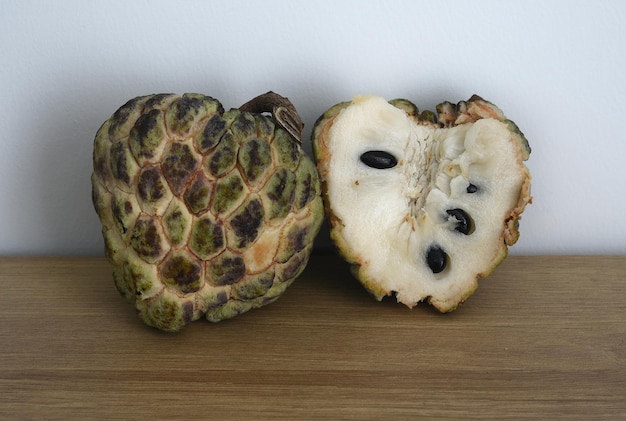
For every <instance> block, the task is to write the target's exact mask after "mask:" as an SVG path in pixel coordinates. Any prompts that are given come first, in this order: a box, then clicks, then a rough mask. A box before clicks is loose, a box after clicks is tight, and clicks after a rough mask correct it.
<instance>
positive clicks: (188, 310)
mask: <svg viewBox="0 0 626 421" xmlns="http://www.w3.org/2000/svg"><path fill="white" fill-rule="evenodd" d="M192 320H193V302H191V301H185V303H184V304H183V323H185V324H189V323H191V321H192Z"/></svg>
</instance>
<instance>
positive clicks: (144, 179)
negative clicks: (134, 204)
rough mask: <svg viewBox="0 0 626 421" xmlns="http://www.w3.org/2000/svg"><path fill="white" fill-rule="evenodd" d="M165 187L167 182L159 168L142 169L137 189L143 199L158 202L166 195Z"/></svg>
mask: <svg viewBox="0 0 626 421" xmlns="http://www.w3.org/2000/svg"><path fill="white" fill-rule="evenodd" d="M165 189H166V187H165V183H164V181H163V179H162V178H161V172H160V171H159V169H158V168H156V167H146V168H144V169H143V170H142V172H141V175H140V176H139V181H138V183H137V190H138V193H139V197H140V198H141V199H142V200H143V201H145V202H151V203H153V202H157V201H158V200H159V199H162V198H163V196H165Z"/></svg>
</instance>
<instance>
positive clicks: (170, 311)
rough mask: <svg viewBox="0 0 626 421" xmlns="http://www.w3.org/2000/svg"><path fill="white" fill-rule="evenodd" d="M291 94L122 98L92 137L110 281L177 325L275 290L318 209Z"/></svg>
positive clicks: (166, 323)
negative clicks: (241, 99) (226, 100)
mask: <svg viewBox="0 0 626 421" xmlns="http://www.w3.org/2000/svg"><path fill="white" fill-rule="evenodd" d="M302 127H303V125H302V121H301V120H300V117H299V116H298V114H297V113H296V111H295V108H294V107H293V105H292V104H291V103H290V102H289V101H288V100H287V99H286V98H283V97H281V96H279V95H277V94H275V93H272V92H269V93H267V94H265V95H261V96H259V97H257V98H255V99H254V100H252V101H250V102H248V103H246V104H244V105H243V106H242V107H240V108H239V109H231V110H229V111H224V108H223V106H222V104H221V103H220V102H219V101H218V100H216V99H214V98H211V97H208V96H205V95H199V94H184V95H182V96H179V95H174V94H158V95H148V96H142V97H138V98H135V99H132V100H130V101H128V102H127V103H126V104H125V105H123V106H122V107H121V108H119V109H118V110H117V111H116V112H115V113H114V114H113V116H112V117H111V118H109V119H108V120H107V121H106V122H104V124H103V125H102V126H101V127H100V129H99V130H98V132H97V134H96V137H95V140H94V150H93V175H92V198H93V204H94V207H95V210H96V212H97V214H98V216H99V218H100V221H101V223H102V234H103V237H104V242H105V252H106V256H107V258H108V260H109V261H110V262H111V263H112V265H113V279H114V282H115V285H116V286H117V289H118V290H119V292H120V293H121V294H122V295H123V296H124V297H125V298H126V300H127V301H128V302H130V303H132V304H134V305H135V307H136V308H137V310H138V313H139V315H140V317H141V318H142V319H143V320H144V321H145V323H146V324H148V325H150V326H154V327H156V328H159V329H162V330H166V331H176V330H179V329H180V328H182V327H183V326H185V325H186V324H188V323H189V322H191V321H193V320H196V319H198V318H200V317H201V316H203V315H205V317H206V318H207V319H208V320H211V321H219V320H222V319H226V318H230V317H233V316H235V315H237V314H240V313H242V312H245V311H248V310H250V309H252V308H255V307H259V306H262V305H265V304H268V303H271V302H273V301H275V300H276V299H277V298H278V297H279V296H280V295H281V294H282V293H283V292H284V291H285V289H286V288H287V287H288V286H289V285H290V284H291V283H292V282H293V281H294V279H295V278H296V277H297V276H298V275H299V274H300V273H301V271H302V270H303V269H304V267H305V265H306V264H307V261H308V259H309V256H310V253H311V250H312V247H313V240H314V238H315V236H316V235H317V233H318V231H319V229H320V225H321V223H322V220H323V212H324V208H323V204H322V198H321V189H320V182H319V177H318V173H317V170H316V168H315V164H314V163H313V161H312V160H311V159H310V158H309V157H308V156H307V155H306V154H305V153H304V152H303V150H302V148H301V145H300V141H301V131H302Z"/></svg>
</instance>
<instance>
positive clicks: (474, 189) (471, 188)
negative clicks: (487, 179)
mask: <svg viewBox="0 0 626 421" xmlns="http://www.w3.org/2000/svg"><path fill="white" fill-rule="evenodd" d="M477 191H478V187H476V186H475V185H473V184H472V183H470V185H469V186H467V192H468V193H476V192H477Z"/></svg>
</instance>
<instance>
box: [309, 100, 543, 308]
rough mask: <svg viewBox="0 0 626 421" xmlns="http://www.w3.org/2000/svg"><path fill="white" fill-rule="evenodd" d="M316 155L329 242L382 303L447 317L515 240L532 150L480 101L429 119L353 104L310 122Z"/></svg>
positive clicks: (403, 109)
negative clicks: (421, 307)
mask: <svg viewBox="0 0 626 421" xmlns="http://www.w3.org/2000/svg"><path fill="white" fill-rule="evenodd" d="M312 143H313V152H314V155H315V159H316V161H317V167H318V170H319V173H320V177H321V180H322V190H323V198H324V202H325V207H326V214H327V217H328V221H329V227H330V236H331V239H332V241H333V242H334V244H335V245H336V247H337V249H338V250H339V252H340V253H341V254H342V255H343V257H344V258H345V259H346V260H347V261H348V262H349V263H350V264H351V269H352V272H353V274H354V275H355V277H356V278H357V279H358V280H359V281H360V282H361V283H362V284H363V286H364V287H365V288H366V289H367V290H368V291H369V292H370V293H371V294H372V295H373V296H374V297H375V298H376V299H378V300H381V299H382V298H383V297H385V296H390V295H394V294H395V296H396V299H397V300H398V301H399V302H401V303H403V304H405V305H407V306H408V307H414V306H415V305H416V304H417V303H419V302H420V301H423V300H427V301H428V302H429V303H430V304H432V305H433V306H434V307H435V308H437V309H438V310H439V311H441V312H448V311H451V310H454V309H456V308H457V307H458V306H459V305H460V304H461V303H463V302H464V301H465V300H466V299H467V298H468V297H469V296H470V295H471V294H472V293H473V292H474V291H475V290H476V288H477V286H478V278H479V277H485V276H488V275H489V274H490V273H491V272H492V271H493V270H494V269H495V268H496V266H498V264H500V262H502V260H503V259H504V258H505V257H506V255H507V252H508V246H510V245H512V244H514V243H515V242H516V241H517V240H518V237H519V231H518V220H519V219H520V215H521V213H522V212H523V210H524V208H525V206H526V204H528V203H529V202H531V196H530V174H529V171H528V169H527V167H526V166H525V164H524V161H526V160H527V159H528V157H529V154H530V148H529V145H528V142H527V140H526V138H525V137H524V135H523V134H522V132H521V131H520V130H519V129H518V127H517V126H516V125H515V124H514V123H513V122H512V121H511V120H508V119H507V118H506V117H505V116H504V114H503V113H502V111H501V110H500V109H498V108H497V107H496V106H495V105H494V104H492V103H490V102H488V101H485V100H483V99H482V98H480V97H478V96H473V97H472V98H470V99H469V100H468V101H461V102H459V103H458V104H452V103H450V102H444V103H442V104H439V105H438V106H437V113H434V112H431V111H424V112H421V113H420V112H419V111H418V109H417V107H416V106H415V105H414V104H413V103H412V102H410V101H408V100H405V99H396V100H392V101H386V100H385V99H383V98H380V97H377V96H361V97H355V98H354V99H353V100H352V101H350V102H343V103H340V104H337V105H335V106H333V107H331V108H330V109H329V110H327V111H326V112H325V113H324V114H323V115H322V116H321V117H320V118H319V119H318V120H317V122H316V123H315V126H314V128H313V133H312Z"/></svg>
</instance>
